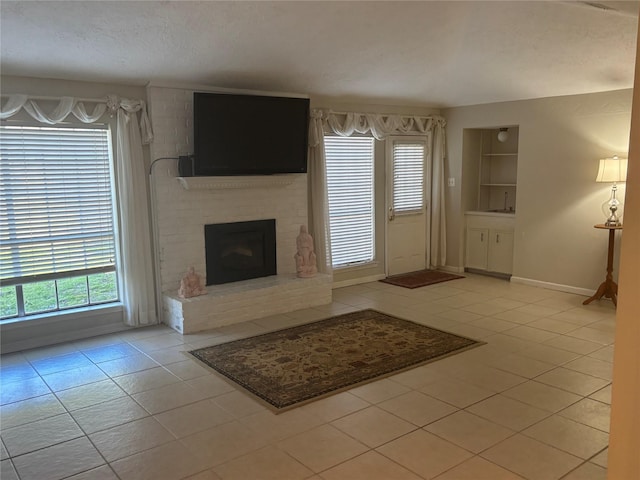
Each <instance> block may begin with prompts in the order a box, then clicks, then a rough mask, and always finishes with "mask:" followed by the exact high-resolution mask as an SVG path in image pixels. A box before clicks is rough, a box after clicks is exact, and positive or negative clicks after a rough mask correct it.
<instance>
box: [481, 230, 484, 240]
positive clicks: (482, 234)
mask: <svg viewBox="0 0 640 480" xmlns="http://www.w3.org/2000/svg"><path fill="white" fill-rule="evenodd" d="M480 241H481V242H484V232H480Z"/></svg>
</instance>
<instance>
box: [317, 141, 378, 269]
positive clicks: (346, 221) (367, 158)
mask: <svg viewBox="0 0 640 480" xmlns="http://www.w3.org/2000/svg"><path fill="white" fill-rule="evenodd" d="M373 142H374V140H373V138H371V137H336V136H327V137H325V154H326V163H327V189H328V191H329V223H330V228H331V256H332V259H333V266H334V267H341V266H346V265H350V264H355V263H365V262H370V261H372V260H373V258H374V198H373V194H374V193H373V192H374V189H373V181H374V176H373V173H374V169H373Z"/></svg>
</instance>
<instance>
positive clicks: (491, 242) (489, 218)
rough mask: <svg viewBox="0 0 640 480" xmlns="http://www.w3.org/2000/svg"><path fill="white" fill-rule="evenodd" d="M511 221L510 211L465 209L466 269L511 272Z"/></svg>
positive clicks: (512, 216) (512, 223) (512, 217)
mask: <svg viewBox="0 0 640 480" xmlns="http://www.w3.org/2000/svg"><path fill="white" fill-rule="evenodd" d="M514 220H515V219H514V215H509V214H500V213H494V214H491V213H486V212H467V214H466V227H467V228H466V256H465V268H469V269H473V270H483V271H487V272H493V273H501V274H507V275H510V274H511V272H512V270H513V228H514Z"/></svg>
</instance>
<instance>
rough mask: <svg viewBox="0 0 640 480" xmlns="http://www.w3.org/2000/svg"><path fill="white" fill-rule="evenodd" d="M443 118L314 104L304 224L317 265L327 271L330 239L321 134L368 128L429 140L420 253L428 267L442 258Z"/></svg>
mask: <svg viewBox="0 0 640 480" xmlns="http://www.w3.org/2000/svg"><path fill="white" fill-rule="evenodd" d="M445 126H446V121H445V119H444V118H443V117H441V116H439V115H430V116H426V117H422V116H415V115H387V114H379V113H356V112H343V113H339V112H333V111H330V110H321V109H314V110H312V112H311V120H310V125H309V196H310V204H311V209H310V221H309V223H310V229H311V231H312V234H313V236H314V238H315V240H316V252H317V255H318V268H319V270H321V271H323V272H325V273H331V270H332V269H331V242H330V238H331V236H330V230H329V204H328V195H327V177H326V159H325V152H324V134H325V133H330V132H331V133H335V134H336V135H340V136H344V137H348V136H351V135H353V134H356V133H359V134H366V133H370V134H371V135H372V136H373V137H374V138H375V139H376V140H384V139H385V138H386V137H388V136H390V135H427V136H428V137H429V138H430V139H431V145H430V146H429V147H430V148H429V151H430V152H431V154H430V155H431V158H430V163H431V179H430V180H431V185H430V187H431V188H430V190H431V198H430V200H431V201H430V202H429V225H428V226H427V233H428V235H429V248H428V250H427V252H425V255H426V261H427V265H428V266H429V268H431V269H435V268H438V267H441V266H444V265H445V263H446V257H447V252H446V218H445V204H444V196H445V188H444V185H445V184H444V180H445V179H444V173H445V171H444V170H445V168H444V162H445V156H446V144H445V141H446V139H445Z"/></svg>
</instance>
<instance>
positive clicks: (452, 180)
mask: <svg viewBox="0 0 640 480" xmlns="http://www.w3.org/2000/svg"><path fill="white" fill-rule="evenodd" d="M449 186H450V187H455V186H456V179H455V177H449Z"/></svg>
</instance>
